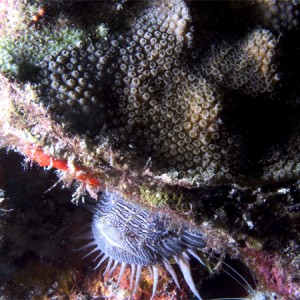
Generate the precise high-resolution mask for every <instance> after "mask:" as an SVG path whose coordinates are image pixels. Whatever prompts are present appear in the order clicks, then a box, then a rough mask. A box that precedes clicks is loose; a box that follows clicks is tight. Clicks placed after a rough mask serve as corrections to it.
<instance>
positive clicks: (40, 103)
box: [0, 0, 300, 299]
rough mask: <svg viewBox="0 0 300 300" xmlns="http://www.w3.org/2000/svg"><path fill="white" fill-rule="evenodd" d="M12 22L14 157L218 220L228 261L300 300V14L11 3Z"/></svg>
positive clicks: (5, 26) (8, 44) (289, 5)
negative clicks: (236, 258) (231, 259)
mask: <svg viewBox="0 0 300 300" xmlns="http://www.w3.org/2000/svg"><path fill="white" fill-rule="evenodd" d="M42 6H43V9H41V7H42ZM103 11H105V12H106V13H105V14H103ZM82 12H84V13H82ZM1 14H2V16H3V18H2V19H1V25H2V26H1V27H2V28H1V38H0V71H1V74H0V76H1V78H0V90H1V94H0V95H1V103H0V107H1V113H0V123H1V126H2V130H1V145H2V146H3V147H4V146H10V147H13V148H15V149H16V150H18V151H19V152H21V153H23V154H25V155H27V156H28V157H29V158H31V159H34V160H36V161H38V162H39V163H40V164H41V165H43V166H49V165H50V166H54V167H56V168H58V169H61V170H63V171H65V173H62V177H63V179H64V180H69V179H73V178H74V177H75V178H77V179H81V180H83V181H84V182H85V184H86V186H84V187H87V188H88V189H89V190H90V191H91V192H92V195H93V192H95V191H96V190H98V189H100V190H101V189H103V188H108V189H110V190H113V191H117V192H119V193H122V194H124V196H125V197H126V198H129V199H132V201H140V202H143V203H146V204H149V205H152V206H157V207H164V208H165V209H172V210H175V211H177V212H178V213H181V214H182V213H183V214H186V218H187V219H189V220H191V221H193V222H195V223H196V224H198V225H199V226H200V224H203V221H207V222H209V224H210V225H209V228H211V236H212V237H213V236H215V237H216V238H215V240H213V238H212V240H210V241H209V246H211V248H213V249H214V250H215V251H216V252H217V253H221V252H223V251H224V252H226V251H228V252H229V254H230V255H231V256H232V255H236V256H238V255H239V257H240V258H241V260H242V261H243V262H246V263H249V265H250V266H251V270H253V272H256V273H255V275H256V276H257V277H258V280H259V283H260V284H261V285H263V286H265V287H269V288H271V289H273V290H275V291H276V292H278V293H279V294H281V295H283V296H285V297H290V298H291V299H293V298H297V297H298V296H299V288H298V289H297V280H299V263H297V261H298V260H299V242H298V241H299V225H298V224H299V216H298V211H299V196H298V194H299V183H298V178H299V170H300V157H299V147H300V144H299V113H300V111H299V79H298V72H299V67H300V60H299V57H300V56H299V48H300V47H299V46H300V45H299V41H300V39H299V4H297V3H296V2H293V1H290V2H281V1H269V0H265V1H259V2H256V1H249V2H247V3H242V2H241V3H240V2H235V1H224V2H221V3H217V2H206V1H204V2H202V1H195V2H193V1H191V2H189V1H188V2H185V1H179V0H178V1H172V2H171V3H170V2H165V1H150V2H141V3H135V2H132V3H131V2H127V1H123V2H121V1H119V2H118V1H117V2H100V3H96V2H95V3H90V4H86V3H83V2H78V3H68V2H62V3H59V4H58V3H56V2H40V3H36V4H34V5H25V4H22V5H21V3H20V2H18V1H12V2H10V3H6V2H3V9H2V11H1ZM116 17H118V19H119V21H118V22H116V21H115V20H116ZM7 21H9V22H7ZM54 24H55V25H54ZM42 153H43V155H44V156H43V155H42ZM45 155H46V156H47V159H48V161H49V162H47V163H46V162H45V159H46V158H45ZM216 228H220V231H221V232H222V234H225V235H226V236H227V237H228V234H230V236H231V237H233V239H234V240H235V244H234V246H232V245H226V241H228V239H225V240H224V241H223V242H222V239H220V237H219V236H218V232H219V231H218V229H216ZM222 234H220V235H221V236H222ZM218 243H219V244H218ZM256 256H257V257H260V258H261V259H260V260H259V262H257V264H258V265H255V259H254V257H256ZM264 261H265V262H268V264H271V262H272V261H277V262H278V266H276V267H274V268H273V269H270V268H268V266H266V264H265V263H264ZM258 270H259V271H258ZM273 281H276V283H275V284H273Z"/></svg>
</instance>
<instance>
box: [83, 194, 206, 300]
mask: <svg viewBox="0 0 300 300" xmlns="http://www.w3.org/2000/svg"><path fill="white" fill-rule="evenodd" d="M93 210H94V217H93V222H92V226H91V227H92V228H91V229H92V235H91V238H92V239H93V241H92V242H90V243H88V244H87V245H86V246H84V247H83V248H85V247H94V249H93V250H92V251H91V252H89V253H88V254H87V255H90V254H92V253H94V252H95V251H97V252H98V251H99V252H100V254H99V255H98V256H97V258H98V259H99V262H98V263H97V266H96V268H98V267H99V266H100V265H101V264H102V263H103V262H104V261H105V260H107V259H108V263H107V267H106V270H105V272H104V275H105V274H106V273H107V272H110V273H111V272H112V271H113V270H114V269H115V268H116V267H117V265H118V264H121V269H120V273H119V278H118V282H120V280H121V278H122V276H123V273H124V271H125V268H126V266H127V265H130V266H131V270H132V271H131V280H130V282H131V284H130V289H131V288H132V283H133V281H134V278H135V285H134V289H133V290H132V294H135V293H136V291H137V287H138V284H139V281H140V277H141V272H142V268H143V267H150V268H151V269H152V271H153V293H152V298H153V297H154V295H155V292H156V288H157V284H158V265H164V267H165V268H166V269H167V270H168V272H169V273H170V274H171V275H172V277H173V279H174V281H175V283H176V284H177V286H178V287H179V283H178V279H177V276H176V273H175V271H174V269H173V267H172V265H171V263H170V261H171V260H175V261H176V262H177V264H178V265H179V267H180V269H181V271H182V274H183V276H184V278H185V281H186V282H187V284H188V285H189V287H190V289H191V290H192V291H193V293H194V294H195V295H196V296H197V297H198V299H201V298H200V295H199V293H198V292H197V290H196V287H195V284H194V281H193V279H192V276H191V271H190V263H189V259H190V258H189V256H193V257H195V258H196V259H198V260H199V262H200V263H202V264H203V265H204V263H203V262H202V260H201V258H200V257H199V256H198V255H197V253H196V252H197V251H199V250H201V249H202V248H204V247H205V244H206V243H205V237H204V234H203V233H201V232H200V231H199V230H198V229H196V227H195V226H192V224H190V223H188V222H186V221H184V220H183V219H179V217H177V218H174V216H172V215H171V214H168V213H166V212H161V211H159V210H155V209H152V210H151V209H150V208H146V207H145V206H144V207H143V206H141V205H137V204H133V203H131V202H130V201H128V200H126V199H123V198H122V197H120V196H119V195H117V194H113V193H110V192H105V193H103V194H102V195H101V198H100V199H99V203H98V204H97V205H96V207H95V208H93ZM101 255H102V257H101ZM112 264H113V265H112ZM152 298H151V299H152Z"/></svg>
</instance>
